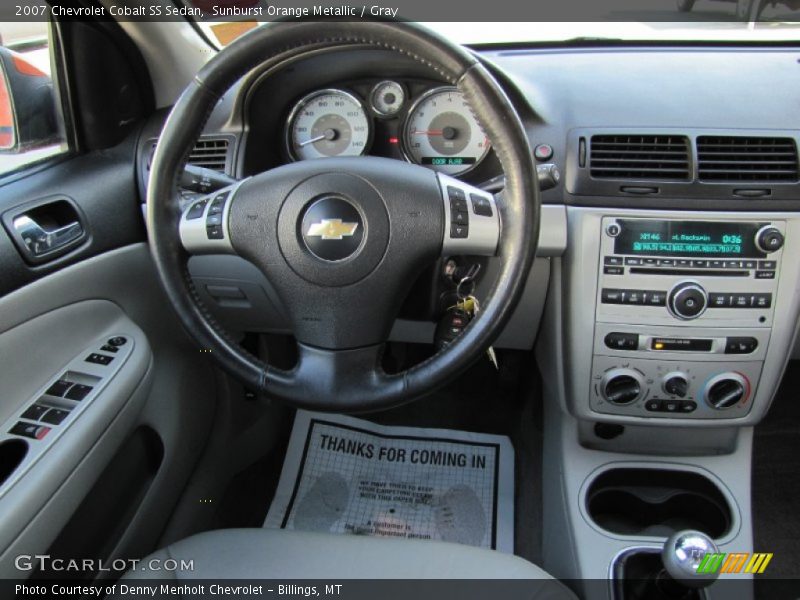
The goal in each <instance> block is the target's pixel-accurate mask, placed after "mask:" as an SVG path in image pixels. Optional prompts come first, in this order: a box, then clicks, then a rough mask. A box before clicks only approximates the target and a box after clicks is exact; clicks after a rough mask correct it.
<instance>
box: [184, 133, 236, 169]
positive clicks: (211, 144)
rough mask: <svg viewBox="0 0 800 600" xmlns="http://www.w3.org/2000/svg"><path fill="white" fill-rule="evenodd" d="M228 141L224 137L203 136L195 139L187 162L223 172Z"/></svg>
mask: <svg viewBox="0 0 800 600" xmlns="http://www.w3.org/2000/svg"><path fill="white" fill-rule="evenodd" d="M228 144H229V141H228V140H226V139H224V138H203V139H200V140H197V144H195V146H194V149H193V150H192V152H191V154H189V164H190V165H196V166H198V167H205V168H206V169H213V170H215V171H220V172H221V173H224V172H225V166H226V165H227V158H228Z"/></svg>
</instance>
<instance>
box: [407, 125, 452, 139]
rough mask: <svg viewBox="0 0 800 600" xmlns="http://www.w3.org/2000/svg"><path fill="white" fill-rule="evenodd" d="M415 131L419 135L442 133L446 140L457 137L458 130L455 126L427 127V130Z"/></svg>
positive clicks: (437, 134)
mask: <svg viewBox="0 0 800 600" xmlns="http://www.w3.org/2000/svg"><path fill="white" fill-rule="evenodd" d="M414 133H415V134H419V135H428V136H431V135H436V136H439V135H440V136H442V137H443V138H444V139H446V140H452V139H455V137H456V133H457V131H456V129H455V128H454V127H444V128H442V129H427V130H424V129H423V130H419V129H415V130H414Z"/></svg>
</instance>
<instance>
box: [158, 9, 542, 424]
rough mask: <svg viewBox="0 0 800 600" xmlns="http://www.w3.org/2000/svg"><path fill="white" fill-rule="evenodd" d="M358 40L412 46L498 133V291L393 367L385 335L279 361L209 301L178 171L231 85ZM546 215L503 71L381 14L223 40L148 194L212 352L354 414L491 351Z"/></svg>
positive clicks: (173, 291)
mask: <svg viewBox="0 0 800 600" xmlns="http://www.w3.org/2000/svg"><path fill="white" fill-rule="evenodd" d="M349 45H358V46H371V47H375V48H379V49H386V50H392V51H395V52H398V53H401V54H404V55H406V56H408V57H410V58H411V59H413V60H416V61H418V62H420V63H422V64H424V65H426V66H427V67H429V68H431V69H434V70H435V71H436V72H437V73H438V75H439V76H440V77H441V79H442V80H443V81H446V82H447V83H448V84H449V85H452V86H455V87H457V88H458V89H459V90H460V91H462V92H463V93H464V95H465V97H466V99H467V101H468V103H469V104H470V107H471V108H472V110H473V112H474V113H475V116H476V117H477V119H478V122H479V123H480V124H481V126H482V127H483V129H484V131H485V133H486V134H487V136H488V137H489V139H490V140H491V141H492V146H493V148H494V150H495V152H496V154H497V156H498V159H499V161H500V163H501V166H502V168H503V171H504V173H505V176H506V187H505V190H504V192H503V195H502V197H501V198H500V199H499V200H498V202H497V209H498V211H499V213H500V221H501V234H500V237H499V242H498V246H497V256H498V257H499V259H500V261H501V266H500V269H499V273H498V275H497V278H496V280H495V282H494V284H493V286H492V287H491V289H490V291H489V294H488V295H487V297H485V298H483V299H482V310H481V312H480V313H479V314H478V315H477V316H476V318H475V319H473V320H472V322H471V323H470V324H469V326H468V327H467V328H466V329H465V330H464V332H463V333H462V334H461V335H460V336H459V338H457V340H456V341H455V342H453V343H452V344H450V345H449V346H447V347H446V348H445V349H443V350H441V351H440V352H438V353H437V354H435V355H434V356H432V357H431V358H429V359H427V360H425V361H424V362H422V363H420V364H418V365H415V366H413V367H411V368H410V369H408V370H406V371H403V372H401V373H398V374H392V375H387V374H385V373H383V372H382V370H381V369H380V365H379V363H380V348H379V347H377V346H376V347H370V348H369V349H357V348H353V349H345V350H337V351H331V350H325V349H322V348H317V347H314V346H309V345H304V344H299V346H300V349H301V353H300V354H301V356H300V361H299V363H298V366H297V367H295V368H294V369H293V370H291V371H285V370H281V369H277V368H274V367H271V366H269V365H267V364H265V363H264V362H263V361H261V360H260V359H258V358H257V357H255V356H252V355H251V354H250V353H248V352H247V351H245V350H244V349H242V348H241V347H240V346H239V344H238V343H237V342H236V341H234V340H233V339H232V338H230V337H229V336H228V334H227V333H226V331H225V329H224V328H223V327H222V326H221V325H220V324H218V323H217V322H216V321H215V320H214V318H213V316H212V315H211V313H210V311H208V310H207V308H206V307H205V306H204V305H203V303H202V302H201V300H200V297H199V295H198V293H197V291H196V290H195V288H194V285H193V283H192V279H191V277H190V275H189V272H188V267H187V263H188V254H187V252H186V251H185V249H184V247H183V245H182V243H181V239H180V236H179V235H178V228H179V223H180V220H181V211H180V208H179V204H178V194H177V183H178V178H179V175H180V173H181V172H182V170H183V166H184V165H185V162H186V160H187V157H188V155H189V152H190V151H191V149H192V147H193V145H194V143H195V141H196V139H197V137H198V136H199V134H200V133H201V131H202V129H203V127H204V125H205V123H206V121H207V119H208V117H209V115H210V114H211V111H212V110H213V108H214V106H215V105H216V104H217V102H218V100H219V99H220V98H221V97H222V95H223V94H224V93H225V92H226V91H227V90H228V89H229V88H230V87H231V86H232V85H233V84H234V83H235V82H236V81H237V80H238V79H240V78H241V77H243V76H244V75H246V74H247V73H248V72H250V71H251V70H252V69H254V68H256V67H258V66H259V65H260V64H262V63H263V62H264V61H267V60H275V61H279V60H284V59H288V58H291V57H294V56H297V55H300V54H302V53H304V52H306V51H309V50H318V49H324V48H328V47H330V48H339V47H342V46H349ZM324 160H331V159H323V161H324ZM354 160H358V159H354ZM311 162H316V161H311ZM295 164H298V163H295ZM280 168H282V167H278V168H277V169H280ZM415 168H416V167H415ZM418 168H420V169H422V168H423V167H418ZM274 170H275V169H273V171H274ZM539 214H540V199H539V189H538V184H537V177H536V168H535V165H534V164H533V158H532V153H531V148H530V144H529V141H528V138H527V135H526V132H525V129H524V127H523V125H522V123H521V122H520V120H519V117H518V116H517V114H516V111H515V110H514V108H513V106H512V104H511V102H510V101H509V99H508V98H507V96H506V95H505V93H504V92H503V90H502V89H501V87H500V86H499V84H498V83H497V81H496V80H495V79H494V77H493V76H492V75H491V74H490V73H489V71H488V70H487V69H486V68H485V67H484V66H483V65H482V64H481V63H480V62H479V61H478V60H477V59H476V58H475V57H474V56H473V55H472V54H471V53H470V52H468V51H467V50H465V49H464V48H462V47H460V46H457V45H455V44H453V43H451V42H449V41H448V40H446V39H444V38H442V37H440V36H438V35H437V34H435V33H433V32H431V31H429V30H427V29H426V28H423V27H421V26H419V25H416V24H413V23H395V22H384V21H380V22H376V21H359V22H348V21H339V20H330V21H324V22H322V23H320V22H307V21H298V22H276V23H271V24H267V25H263V26H261V27H259V28H256V29H255V30H253V31H251V32H250V33H248V34H246V35H244V36H242V37H241V38H239V39H238V40H236V41H235V42H233V43H232V44H231V45H229V46H228V47H226V48H224V49H223V50H221V51H220V52H219V53H218V54H217V55H216V56H215V57H214V58H213V59H212V60H211V61H209V62H208V64H207V65H206V66H205V67H204V68H203V69H202V70H201V71H200V72H199V73H198V74H197V76H196V77H195V78H194V80H193V81H192V82H191V83H190V84H189V86H188V87H187V88H186V90H185V91H184V92H183V94H182V95H181V96H180V98H179V99H178V101H177V103H176V104H175V106H174V107H173V109H172V112H171V113H170V115H169V117H168V119H167V121H166V124H165V126H164V129H163V132H162V134H161V136H160V139H159V142H158V146H157V148H156V152H155V154H154V156H153V161H152V167H151V174H150V180H149V185H148V193H147V225H148V239H149V245H150V249H151V253H152V256H153V261H154V263H155V266H156V270H157V273H158V275H159V278H160V280H161V282H162V285H163V287H164V289H165V291H166V294H167V297H168V298H169V301H170V302H171V304H172V306H173V307H174V309H175V310H176V312H177V314H178V316H179V318H180V320H181V322H182V324H183V326H184V327H185V329H186V330H187V332H188V333H189V334H190V336H191V337H192V338H194V340H195V341H196V342H197V343H198V345H199V346H200V347H201V348H202V349H205V350H210V356H211V357H213V358H214V359H215V360H216V362H217V363H219V365H220V366H221V367H222V368H223V369H224V370H225V371H227V372H228V373H229V374H230V375H232V376H233V377H234V378H236V379H238V380H239V381H241V382H242V383H243V384H244V385H245V386H247V387H248V388H249V389H252V390H254V391H257V392H260V393H264V394H267V395H269V396H271V397H277V398H279V399H281V400H283V401H285V402H287V403H288V404H290V405H293V406H296V407H300V408H309V409H314V410H323V411H335V412H351V413H353V412H366V411H370V410H379V409H385V408H389V407H392V406H396V405H399V404H403V403H405V402H409V401H411V400H415V399H417V398H419V397H422V396H424V395H426V394H428V393H430V392H432V391H434V390H435V389H437V388H438V387H441V386H442V385H444V384H446V383H447V382H448V381H450V380H452V379H453V378H454V377H455V376H457V375H458V374H459V373H461V372H462V371H463V370H464V369H466V368H467V367H468V366H469V365H470V364H472V363H473V362H474V361H475V360H476V359H477V358H478V357H479V356H481V355H482V354H483V353H485V352H486V350H487V349H488V347H489V346H490V345H491V343H492V342H493V341H494V340H495V338H496V337H497V336H498V335H499V334H500V332H501V331H502V328H503V327H504V325H505V324H506V323H507V322H508V320H509V318H510V316H511V314H512V311H513V310H514V308H515V307H516V305H517V303H518V301H519V299H520V297H521V295H522V291H523V289H524V286H525V283H526V279H527V276H528V273H529V271H530V267H531V263H532V261H533V257H534V255H535V252H536V244H537V240H538V232H539ZM262 270H263V269H262Z"/></svg>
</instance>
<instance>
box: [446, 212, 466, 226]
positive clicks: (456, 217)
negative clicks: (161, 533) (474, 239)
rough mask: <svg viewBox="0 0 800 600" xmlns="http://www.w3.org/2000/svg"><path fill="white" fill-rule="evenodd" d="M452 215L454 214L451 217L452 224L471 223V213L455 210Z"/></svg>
mask: <svg viewBox="0 0 800 600" xmlns="http://www.w3.org/2000/svg"><path fill="white" fill-rule="evenodd" d="M452 215H453V216H452V217H451V218H450V223H451V224H452V225H465V226H466V225H469V213H466V212H454V213H452Z"/></svg>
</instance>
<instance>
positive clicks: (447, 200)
mask: <svg viewBox="0 0 800 600" xmlns="http://www.w3.org/2000/svg"><path fill="white" fill-rule="evenodd" d="M437 175H438V178H439V187H440V188H441V191H442V201H443V202H444V215H445V220H444V223H445V227H444V240H443V242H442V256H453V255H473V256H495V255H496V254H497V248H498V245H499V243H500V230H501V226H500V213H499V211H498V210H497V204H496V203H495V198H494V196H493V195H492V194H490V193H489V192H486V191H484V190H482V189H480V188H477V187H475V186H473V185H469V184H468V183H464V182H463V181H460V180H458V179H455V178H454V177H450V176H448V175H445V174H443V173H438V174H437Z"/></svg>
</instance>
